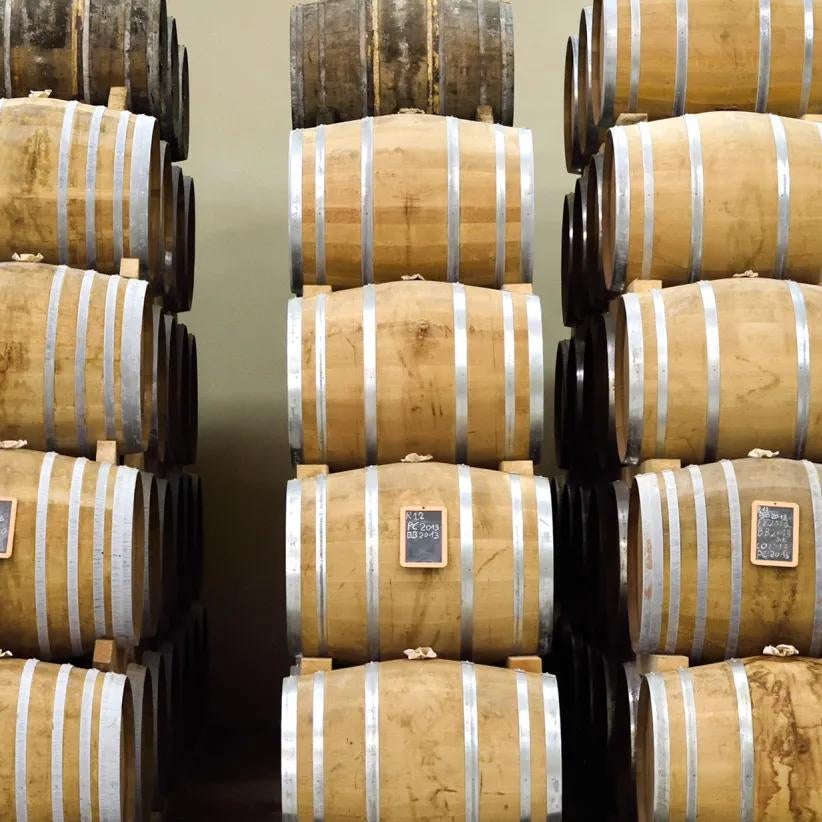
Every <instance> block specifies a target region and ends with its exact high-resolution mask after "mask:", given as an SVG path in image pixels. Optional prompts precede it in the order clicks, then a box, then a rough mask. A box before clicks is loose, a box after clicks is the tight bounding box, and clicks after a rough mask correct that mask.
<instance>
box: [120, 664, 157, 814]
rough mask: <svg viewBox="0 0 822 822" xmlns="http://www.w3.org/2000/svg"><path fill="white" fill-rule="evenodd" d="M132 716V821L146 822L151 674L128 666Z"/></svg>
mask: <svg viewBox="0 0 822 822" xmlns="http://www.w3.org/2000/svg"><path fill="white" fill-rule="evenodd" d="M126 676H127V677H128V681H129V684H130V685H131V697H132V702H133V709H134V710H133V716H134V796H135V804H136V806H137V807H136V812H135V815H134V818H135V820H144V819H147V818H148V817H149V815H150V813H151V806H152V803H153V801H154V772H155V767H156V759H157V755H156V748H155V744H156V743H155V736H154V716H155V713H154V698H155V697H154V682H153V679H152V674H151V670H150V669H149V668H147V667H145V666H144V665H135V664H131V665H129V666H128V669H127V670H126Z"/></svg>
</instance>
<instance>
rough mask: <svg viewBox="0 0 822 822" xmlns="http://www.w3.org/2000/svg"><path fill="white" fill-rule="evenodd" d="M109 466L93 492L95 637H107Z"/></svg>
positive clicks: (101, 472) (100, 472)
mask: <svg viewBox="0 0 822 822" xmlns="http://www.w3.org/2000/svg"><path fill="white" fill-rule="evenodd" d="M111 468H112V466H111V464H110V463H103V464H102V465H100V466H99V468H98V472H97V485H96V487H95V490H94V536H93V540H92V561H91V565H92V596H93V600H94V632H95V636H109V635H110V634H109V633H107V632H108V630H109V629H108V627H107V625H106V602H105V580H104V579H103V569H104V565H105V556H106V507H107V504H108V480H109V474H110V473H111Z"/></svg>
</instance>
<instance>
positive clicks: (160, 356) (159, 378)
mask: <svg viewBox="0 0 822 822" xmlns="http://www.w3.org/2000/svg"><path fill="white" fill-rule="evenodd" d="M151 337H152V339H153V340H154V351H153V353H152V363H151V435H150V438H149V448H150V450H152V451H153V452H154V453H155V454H156V456H157V459H158V460H159V462H160V463H161V464H162V463H163V462H164V461H165V459H166V448H167V445H168V436H169V430H170V429H169V413H170V412H169V373H168V353H167V351H166V345H167V342H166V333H165V319H164V316H163V308H162V306H161V305H158V304H157V303H155V304H154V305H153V306H152V307H151Z"/></svg>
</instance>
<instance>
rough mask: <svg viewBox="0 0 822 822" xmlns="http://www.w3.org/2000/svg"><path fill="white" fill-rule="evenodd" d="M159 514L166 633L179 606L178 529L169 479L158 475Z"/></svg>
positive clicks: (162, 629)
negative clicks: (173, 513)
mask: <svg viewBox="0 0 822 822" xmlns="http://www.w3.org/2000/svg"><path fill="white" fill-rule="evenodd" d="M156 483H157V514H158V520H159V530H160V535H161V539H162V544H163V570H162V580H163V600H162V601H163V607H162V608H161V610H160V624H159V626H158V629H159V632H160V633H162V634H165V633H166V632H167V631H168V629H169V626H170V622H171V619H172V617H173V616H174V614H175V612H176V608H177V543H176V537H177V531H176V524H175V522H174V518H173V516H172V512H173V502H172V499H171V488H170V487H169V481H168V480H167V479H164V478H161V477H156Z"/></svg>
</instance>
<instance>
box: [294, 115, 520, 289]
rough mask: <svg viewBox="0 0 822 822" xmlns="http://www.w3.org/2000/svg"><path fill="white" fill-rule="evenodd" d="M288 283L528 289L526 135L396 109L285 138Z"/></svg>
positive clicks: (506, 129)
mask: <svg viewBox="0 0 822 822" xmlns="http://www.w3.org/2000/svg"><path fill="white" fill-rule="evenodd" d="M289 157H290V162H289V200H290V204H291V208H290V217H289V237H290V247H291V273H292V288H293V290H294V292H295V293H297V294H300V293H302V288H303V286H304V285H330V286H333V287H334V288H353V287H357V286H361V285H365V284H368V283H374V282H387V281H392V280H399V279H401V278H402V277H404V276H406V275H414V274H419V275H420V276H421V277H423V278H424V279H427V280H448V281H449V282H458V281H459V282H464V283H465V284H466V285H477V286H485V287H493V288H501V287H502V286H503V285H505V284H508V283H530V282H532V280H533V265H534V211H535V201H534V196H535V183H534V146H533V137H532V135H531V132H530V131H527V130H525V129H512V128H505V127H503V126H494V125H491V124H488V123H473V122H469V121H466V120H457V119H455V118H453V117H449V118H442V117H434V116H430V115H424V114H401V115H395V116H391V117H380V118H377V119H373V118H368V119H365V120H361V121H357V122H353V123H340V124H337V125H332V126H321V127H319V128H317V129H313V130H308V131H295V132H292V135H291V141H290V147H289Z"/></svg>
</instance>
